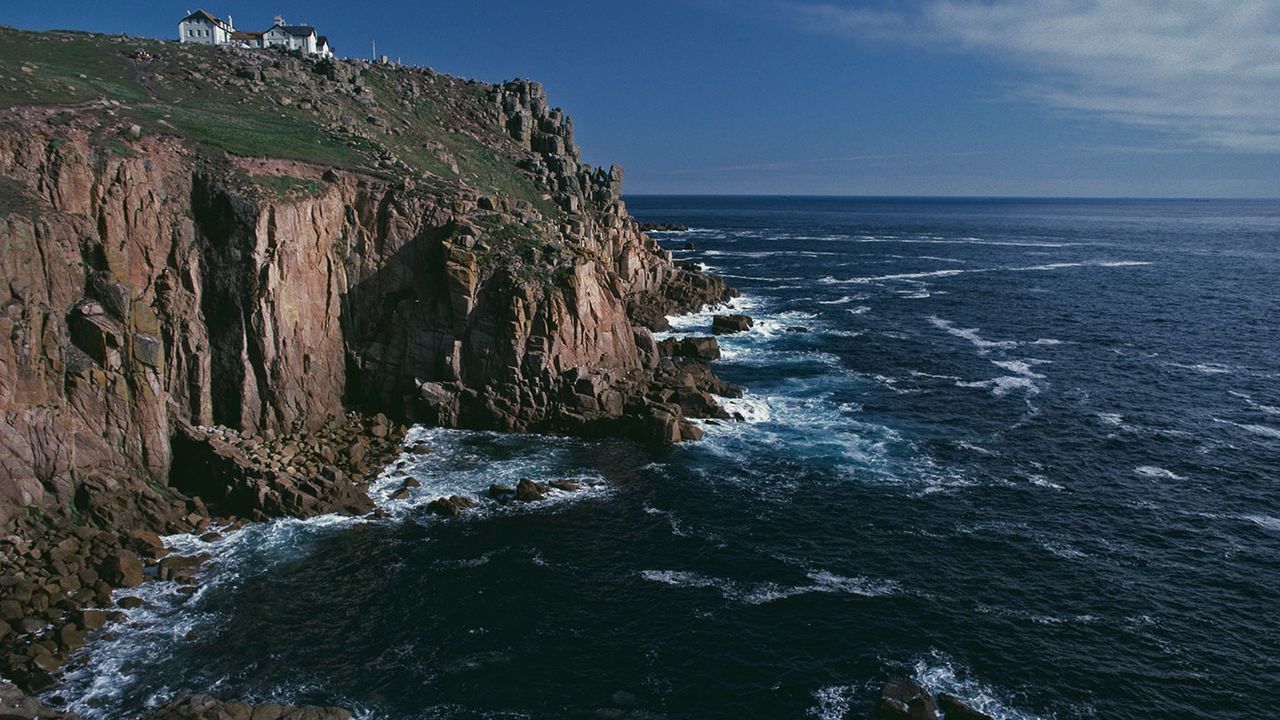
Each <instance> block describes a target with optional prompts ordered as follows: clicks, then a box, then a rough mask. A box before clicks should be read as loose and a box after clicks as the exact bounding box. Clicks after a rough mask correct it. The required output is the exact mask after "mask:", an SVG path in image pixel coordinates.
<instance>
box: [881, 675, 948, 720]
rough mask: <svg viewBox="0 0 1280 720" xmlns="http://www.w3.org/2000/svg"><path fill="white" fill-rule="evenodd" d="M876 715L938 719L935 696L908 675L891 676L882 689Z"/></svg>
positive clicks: (898, 719)
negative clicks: (934, 701)
mask: <svg viewBox="0 0 1280 720" xmlns="http://www.w3.org/2000/svg"><path fill="white" fill-rule="evenodd" d="M876 717H877V718H880V719H881V720H938V710H937V708H936V707H935V706H934V703H933V696H932V695H930V694H929V691H928V690H925V689H924V688H923V687H922V686H921V685H920V683H918V682H916V681H915V680H912V679H911V678H908V677H895V678H890V679H889V682H887V683H885V686H884V689H883V690H881V691H880V700H879V702H877V703H876Z"/></svg>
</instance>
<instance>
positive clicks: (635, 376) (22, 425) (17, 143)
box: [0, 30, 732, 524]
mask: <svg viewBox="0 0 1280 720" xmlns="http://www.w3.org/2000/svg"><path fill="white" fill-rule="evenodd" d="M3 33H4V35H5V37H4V38H2V39H3V40H4V41H6V42H19V43H20V42H36V41H45V40H48V41H49V42H53V40H51V39H49V38H48V37H46V36H33V35H31V34H25V33H19V32H17V31H12V30H3ZM49 37H57V36H49ZM33 38H34V39H33ZM59 41H60V42H64V43H71V44H74V43H77V42H98V43H99V44H104V43H107V41H106V40H105V39H95V36H88V37H87V39H85V38H82V37H79V36H77V37H76V38H59ZM112 42H115V41H114V40H113V41H112ZM122 45H123V44H122ZM95 47H96V46H95ZM104 47H105V49H102V48H99V49H100V50H101V51H102V52H103V53H105V55H104V57H106V58H108V61H110V62H118V63H120V65H121V66H122V68H123V69H124V70H126V71H128V72H136V73H137V76H136V77H137V81H138V83H139V85H140V87H142V88H144V89H146V90H148V91H150V92H153V93H159V92H160V91H159V90H157V89H156V88H157V87H160V86H159V85H156V83H170V84H173V83H176V82H178V81H177V80H176V79H175V78H188V77H190V78H195V77H198V78H199V81H200V82H202V83H205V84H212V85H214V86H216V87H218V89H219V90H220V91H222V92H224V93H227V104H231V103H233V102H240V103H241V104H243V105H244V106H246V108H247V109H245V110H243V111H242V112H245V113H268V112H270V113H278V112H279V111H278V110H276V109H274V108H272V109H269V110H264V109H258V108H256V107H253V106H252V103H254V102H260V101H261V95H262V93H264V92H278V90H272V89H271V88H280V87H282V86H284V87H286V88H288V89H287V90H286V92H290V93H292V94H294V95H297V96H300V97H307V98H312V99H310V100H306V101H305V103H304V102H299V101H293V100H290V102H288V103H282V102H280V101H274V102H272V105H273V106H274V107H279V106H282V105H283V106H288V107H301V105H303V104H306V105H307V106H308V107H313V108H314V110H309V111H308V112H310V113H311V115H314V118H315V119H314V121H311V120H308V122H314V126H315V132H316V133H317V136H318V137H317V142H320V141H321V137H320V136H321V134H322V133H324V132H329V133H332V134H341V133H347V134H345V135H341V137H344V138H346V137H349V138H350V140H349V141H347V144H348V145H349V146H350V147H352V148H356V149H357V150H360V151H361V152H364V150H363V148H365V146H366V145H368V144H370V143H372V142H374V141H380V142H383V143H384V145H385V147H387V148H393V147H394V148H403V147H404V145H405V142H403V138H404V137H407V136H408V135H409V134H410V133H414V132H419V133H423V132H426V131H425V130H423V129H422V127H417V126H413V125H412V124H411V123H407V121H406V120H404V117H403V115H402V114H401V112H400V110H401V109H403V108H409V109H417V108H418V107H419V105H418V103H419V101H423V102H425V100H426V99H428V98H429V99H430V100H432V101H434V102H436V103H440V102H448V103H453V106H452V107H450V108H449V109H450V110H451V111H452V113H451V114H450V115H449V116H448V118H447V119H445V120H439V121H438V122H439V123H440V124H441V126H442V127H441V128H434V127H432V128H428V129H430V130H431V131H432V132H434V133H435V134H436V136H439V137H443V138H444V140H441V141H433V142H435V144H436V145H439V146H440V147H439V148H436V147H435V145H433V144H432V142H427V143H425V145H424V147H426V148H427V149H428V150H429V151H430V152H431V153H433V155H432V157H431V158H427V159H424V160H422V161H421V162H420V163H418V164H417V165H415V164H413V163H411V162H410V161H409V160H406V159H404V158H403V157H400V156H396V157H395V158H388V157H387V154H388V153H391V150H386V152H383V153H382V154H380V155H376V157H377V158H378V159H377V161H376V162H374V157H373V155H372V154H369V155H368V156H367V157H366V156H361V157H362V158H363V159H362V160H360V161H352V163H350V164H351V165H353V166H352V167H336V166H332V165H327V164H322V163H316V162H305V161H300V160H293V159H289V158H288V157H282V158H272V157H245V156H240V155H235V154H230V153H225V152H216V151H215V152H211V151H210V150H209V148H208V147H207V146H206V144H205V143H206V142H207V141H208V139H207V138H203V137H192V136H191V131H185V132H184V131H183V130H182V129H181V128H179V127H177V126H175V125H172V124H169V123H159V124H156V123H155V122H154V121H151V120H147V119H146V117H144V116H143V115H141V114H140V113H141V111H140V110H138V109H137V108H135V107H133V106H131V105H130V104H129V103H128V102H127V101H126V102H120V101H113V100H101V101H98V102H92V103H88V104H80V105H75V106H71V105H57V104H29V105H14V106H10V107H8V108H5V109H3V110H0V196H3V198H4V207H5V210H6V213H5V215H4V216H3V218H0V251H2V252H0V272H2V274H3V277H4V279H5V284H4V285H5V286H3V287H0V524H4V523H6V522H7V521H10V520H12V519H13V517H15V515H16V514H17V513H19V512H21V509H22V508H26V507H38V508H45V509H50V510H53V511H58V510H63V511H66V510H69V509H71V508H74V507H76V505H77V503H80V502H84V499H85V498H87V497H92V496H96V495H102V494H104V493H108V494H109V493H114V492H117V491H120V490H123V489H128V488H137V487H141V486H142V485H145V484H147V483H151V484H155V485H158V486H162V487H163V486H168V485H170V484H173V482H174V480H179V483H180V484H181V483H182V482H185V483H186V484H185V485H184V486H185V487H190V488H194V487H195V486H196V485H198V484H200V483H197V482H194V481H183V480H180V479H177V478H175V477H174V472H175V468H180V467H181V468H185V467H191V466H192V463H196V464H200V463H204V464H205V466H208V464H209V462H211V461H212V460H211V457H204V458H203V459H200V458H199V457H182V456H181V455H182V454H183V453H189V454H193V455H199V453H200V452H201V451H203V450H204V449H207V448H208V447H209V445H208V443H207V442H195V441H193V440H192V438H193V437H195V436H197V435H200V434H201V432H202V431H200V430H198V429H199V428H211V427H222V428H227V429H229V430H230V431H232V432H235V433H244V434H247V435H264V434H272V435H283V434H287V433H313V432H316V431H319V430H321V429H322V428H324V427H326V426H328V425H330V424H331V423H333V422H334V421H335V419H337V418H341V417H343V416H344V413H346V412H347V411H348V410H351V409H355V410H361V411H365V412H368V413H377V412H382V413H386V414H387V415H389V416H391V417H392V418H394V419H395V420H396V421H398V422H401V421H403V422H414V421H420V422H428V423H435V424H440V425H449V426H459V427H474V428H492V429H502V430H530V431H544V432H556V433H626V434H631V435H634V436H637V437H644V438H650V439H655V440H665V441H670V440H680V439H685V438H686V436H692V435H695V434H696V429H690V428H691V426H690V424H689V423H688V421H687V419H686V416H687V414H688V406H687V405H684V406H682V405H681V404H679V403H672V402H668V400H669V397H664V391H665V390H666V389H667V388H665V387H663V385H662V378H663V377H666V376H667V375H669V374H670V373H669V372H668V373H664V371H663V368H662V367H661V366H662V365H663V359H662V357H660V355H659V353H658V351H657V345H656V343H654V342H653V340H652V338H651V337H650V335H649V332H650V329H653V328H661V327H664V326H665V316H666V315H667V314H670V313H673V312H679V311H686V310H692V309H694V308H696V307H698V306H701V305H703V304H706V303H710V302H717V301H722V300H724V299H726V298H728V297H730V296H731V294H732V291H730V290H729V289H728V288H727V287H726V286H725V285H724V283H723V282H722V281H720V280H719V279H718V278H714V277H711V276H708V275H705V274H702V273H700V272H698V271H697V270H696V269H694V268H691V267H688V266H682V265H678V264H676V263H673V262H672V261H671V259H670V256H669V254H668V253H667V252H665V251H664V250H662V249H661V248H660V247H659V246H658V245H657V243H656V242H655V241H653V240H652V239H651V238H649V237H648V236H646V235H645V234H644V233H643V232H642V231H641V230H640V227H639V225H638V224H637V223H636V222H635V221H634V220H632V219H631V218H630V217H629V216H628V215H627V213H626V209H625V206H624V203H623V202H622V200H621V199H620V192H621V181H622V171H621V170H620V169H619V168H607V169H605V168H592V167H590V166H588V165H586V164H584V163H582V162H581V161H580V159H579V153H578V148H577V146H576V144H575V143H574V140H573V126H572V122H571V121H570V120H569V118H568V117H567V116H566V115H565V114H564V113H563V111H561V110H559V109H558V108H553V107H551V106H550V104H549V103H548V101H547V99H546V97H545V94H544V93H543V91H542V88H541V86H539V85H538V84H536V83H532V82H528V81H515V82H511V83H506V84H503V85H496V86H484V85H481V84H478V83H463V82H460V81H457V80H456V79H452V78H448V77H447V76H442V75H438V74H436V73H432V72H431V71H428V70H420V69H413V68H386V67H379V66H370V65H367V64H364V63H358V62H342V61H325V62H319V63H316V62H312V61H308V60H304V59H301V58H296V57H291V56H282V55H280V54H279V53H268V52H251V51H235V52H233V51H225V52H212V51H208V50H205V49H198V48H188V47H185V46H182V47H179V46H174V45H166V44H154V46H148V47H147V48H138V49H137V50H136V51H135V50H134V49H132V48H129V47H127V46H122V47H119V48H114V47H111V46H105V45H104ZM139 51H141V52H145V53H146V56H145V58H142V56H141V55H139V54H138V52H139ZM139 58H142V59H139ZM162 71H165V72H162ZM321 92H325V93H329V94H330V95H332V98H333V99H332V100H330V101H328V102H321V100H322V98H321V97H319V95H318V94H319V93H321ZM235 93H240V94H241V95H243V96H244V97H243V98H240V99H239V100H237V99H236V98H238V97H239V95H236V94H235ZM159 99H160V98H153V99H152V103H153V105H154V103H155V102H158V100H159ZM392 102H395V103H398V104H399V106H398V107H394V108H393V107H392V106H391V103H392ZM344 103H345V104H344ZM348 106H350V107H357V108H359V112H361V113H364V115H363V116H361V117H355V118H353V117H351V116H350V112H349V111H348V110H345V109H344V108H347V107H348ZM423 107H425V105H424V106H423ZM238 112H241V111H240V110H238ZM311 115H307V117H311ZM135 116H137V117H138V122H134V117H135ZM257 117H258V116H257V115H249V116H248V117H246V118H245V122H250V121H255V120H256V118H257ZM51 118H56V122H53V121H51ZM421 122H424V123H427V122H429V121H425V120H424V121H421ZM139 123H149V124H142V125H140V124H139ZM325 123H327V124H328V125H327V126H328V127H329V128H330V130H328V131H326V130H325V129H324V128H325V127H326V125H325ZM140 128H143V129H140ZM388 128H390V129H388ZM441 133H444V134H441ZM454 135H463V136H465V138H466V141H467V144H466V148H467V149H469V150H473V151H474V152H475V153H477V154H480V153H484V154H486V157H489V158H491V160H490V161H491V162H492V163H493V164H494V165H497V166H499V169H498V170H494V173H495V174H496V175H495V177H494V178H491V179H490V181H491V182H492V184H493V186H494V187H491V188H486V187H484V186H483V183H482V182H481V180H482V179H481V178H479V171H478V170H477V172H476V173H473V174H472V175H475V177H472V176H470V175H467V173H466V172H465V171H463V172H461V175H460V176H458V177H450V176H449V173H448V171H447V170H441V169H440V167H439V166H438V165H437V164H434V163H435V162H436V161H437V160H439V158H441V157H443V156H445V155H450V151H449V150H448V147H449V143H450V142H453V140H452V139H451V138H452V137H453V136H454ZM393 140H395V141H396V142H398V143H399V144H394V143H393V142H392V141H393ZM446 141H447V142H446ZM228 142H230V141H228ZM433 148H434V149H433ZM290 154H293V155H297V154H298V151H295V150H290V151H289V152H282V155H285V156H288V155H290ZM452 157H454V160H455V162H454V164H459V163H463V164H465V162H464V161H465V160H466V159H467V156H466V155H465V154H463V153H461V151H459V152H458V153H453V154H452ZM473 160H474V159H473ZM366 162H367V163H368V164H363V163H366ZM504 163H505V164H504ZM476 167H477V168H479V169H483V168H481V166H479V165H477V166H476ZM504 167H505V168H507V169H506V170H502V168H504ZM499 171H501V172H508V173H510V175H511V177H510V178H507V179H505V180H504V178H503V176H501V174H500V172H499ZM441 172H443V173H445V174H444V175H441V174H440V173H441ZM282 182H285V183H286V184H287V186H288V188H291V189H290V190H288V191H280V190H279V188H280V187H281V183H282ZM504 183H506V184H508V185H510V187H509V188H508V189H509V190H510V191H511V192H510V194H507V193H504V187H503V186H504ZM526 187H531V188H533V189H534V191H535V192H541V193H542V195H541V198H539V197H533V198H532V199H526V198H525V197H524V196H526V195H527V193H524V191H523V190H521V189H522V188H526ZM511 188H514V189H511ZM693 376H694V378H695V381H696V380H698V379H699V378H703V377H707V378H709V377H710V376H709V374H707V373H693ZM678 379H681V380H683V378H678ZM699 389H700V390H701V391H704V392H707V391H710V390H712V389H713V388H712V387H711V386H710V385H704V386H702V387H700V388H699ZM681 428H685V429H688V430H689V431H688V432H683V431H681ZM231 454H232V455H234V453H231ZM206 455H207V453H206ZM225 455H226V454H225V453H224V454H223V456H225ZM223 459H224V460H226V462H228V463H230V464H232V465H234V464H235V461H234V458H231V459H227V458H226V457H223ZM231 474H233V475H240V476H244V474H245V473H244V472H243V471H235V472H232V473H231ZM272 484H274V485H279V484H280V483H279V482H273V483H272ZM249 485H254V483H253V482H250V483H249ZM242 490H243V491H244V492H250V490H247V489H244V488H241V489H227V490H226V492H225V493H223V494H224V495H226V496H227V497H229V496H230V494H234V493H235V492H241V491H242ZM200 492H201V494H208V493H213V494H215V495H216V494H218V492H219V491H218V490H216V489H211V488H208V487H201V488H200ZM307 494H308V495H310V496H311V497H313V498H314V497H316V495H315V493H311V492H309V493H307ZM220 499H223V500H225V499H226V498H225V497H224V498H220ZM258 504H259V505H260V504H261V503H258ZM284 504H285V505H288V504H289V503H287V502H285V503H284ZM303 504H306V503H305V502H303ZM293 506H294V508H295V509H296V507H298V506H299V505H298V503H296V502H295V503H294V504H293Z"/></svg>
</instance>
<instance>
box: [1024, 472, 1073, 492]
mask: <svg viewBox="0 0 1280 720" xmlns="http://www.w3.org/2000/svg"><path fill="white" fill-rule="evenodd" d="M1027 480H1028V481H1030V482H1031V484H1032V485H1035V486H1037V487H1042V488H1049V489H1050V490H1065V489H1066V488H1064V487H1062V486H1061V485H1059V484H1058V483H1056V482H1053V481H1052V480H1050V479H1049V478H1047V477H1045V476H1044V475H1038V474H1032V475H1028V476H1027Z"/></svg>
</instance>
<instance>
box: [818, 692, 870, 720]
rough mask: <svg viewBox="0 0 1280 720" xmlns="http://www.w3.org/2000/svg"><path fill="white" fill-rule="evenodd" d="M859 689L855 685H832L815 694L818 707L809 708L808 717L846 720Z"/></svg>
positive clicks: (821, 719)
mask: <svg viewBox="0 0 1280 720" xmlns="http://www.w3.org/2000/svg"><path fill="white" fill-rule="evenodd" d="M857 692H858V689H857V688H856V687H854V686H853V685H831V686H829V687H824V688H820V689H818V690H816V691H814V693H813V699H814V700H816V701H817V703H818V704H817V705H815V706H813V707H811V708H809V711H808V713H807V715H808V716H809V717H813V718H818V720H844V718H845V717H847V716H848V714H849V710H850V706H851V705H852V703H853V699H854V697H855V696H856V694H857Z"/></svg>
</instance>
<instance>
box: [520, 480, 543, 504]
mask: <svg viewBox="0 0 1280 720" xmlns="http://www.w3.org/2000/svg"><path fill="white" fill-rule="evenodd" d="M545 493H546V486H545V485H543V486H541V487H539V486H538V484H537V483H535V482H533V481H532V480H530V479H529V478H520V482H518V483H516V499H517V500H519V501H521V502H537V501H539V500H541V499H543V498H544V497H546V495H545Z"/></svg>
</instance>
